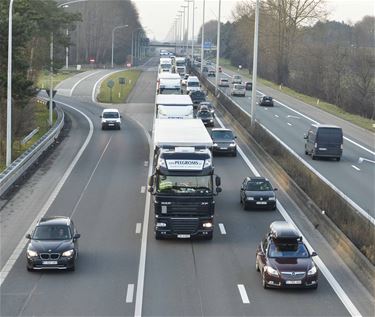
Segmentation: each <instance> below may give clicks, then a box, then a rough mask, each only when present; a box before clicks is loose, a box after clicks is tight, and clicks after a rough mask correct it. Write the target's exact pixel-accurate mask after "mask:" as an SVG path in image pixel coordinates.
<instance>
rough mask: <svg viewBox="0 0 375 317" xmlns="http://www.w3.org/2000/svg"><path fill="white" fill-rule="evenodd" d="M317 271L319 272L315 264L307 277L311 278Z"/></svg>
mask: <svg viewBox="0 0 375 317" xmlns="http://www.w3.org/2000/svg"><path fill="white" fill-rule="evenodd" d="M317 271H318V270H317V268H316V266H315V264H313V267H312V268H311V269H310V270H308V271H307V275H309V276H310V275H315V274H316V272H317Z"/></svg>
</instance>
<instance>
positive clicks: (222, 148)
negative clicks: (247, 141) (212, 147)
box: [220, 147, 228, 150]
mask: <svg viewBox="0 0 375 317" xmlns="http://www.w3.org/2000/svg"><path fill="white" fill-rule="evenodd" d="M220 150H228V148H226V147H221V148H220Z"/></svg>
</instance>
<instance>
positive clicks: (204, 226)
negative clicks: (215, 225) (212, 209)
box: [202, 222, 212, 228]
mask: <svg viewBox="0 0 375 317" xmlns="http://www.w3.org/2000/svg"><path fill="white" fill-rule="evenodd" d="M202 226H203V228H212V223H211V222H206V223H204V224H203V225H202Z"/></svg>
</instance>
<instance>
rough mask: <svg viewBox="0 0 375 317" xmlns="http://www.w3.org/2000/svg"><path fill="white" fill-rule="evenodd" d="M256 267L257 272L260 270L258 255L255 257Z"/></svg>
mask: <svg viewBox="0 0 375 317" xmlns="http://www.w3.org/2000/svg"><path fill="white" fill-rule="evenodd" d="M255 269H256V270H257V272H259V271H260V270H259V263H258V258H257V257H256V258H255Z"/></svg>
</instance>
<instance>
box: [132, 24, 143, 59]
mask: <svg viewBox="0 0 375 317" xmlns="http://www.w3.org/2000/svg"><path fill="white" fill-rule="evenodd" d="M142 29H143V28H141V27H140V28H136V29H135V30H133V31H132V59H131V64H132V66H133V64H134V32H136V31H138V30H142Z"/></svg>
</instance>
